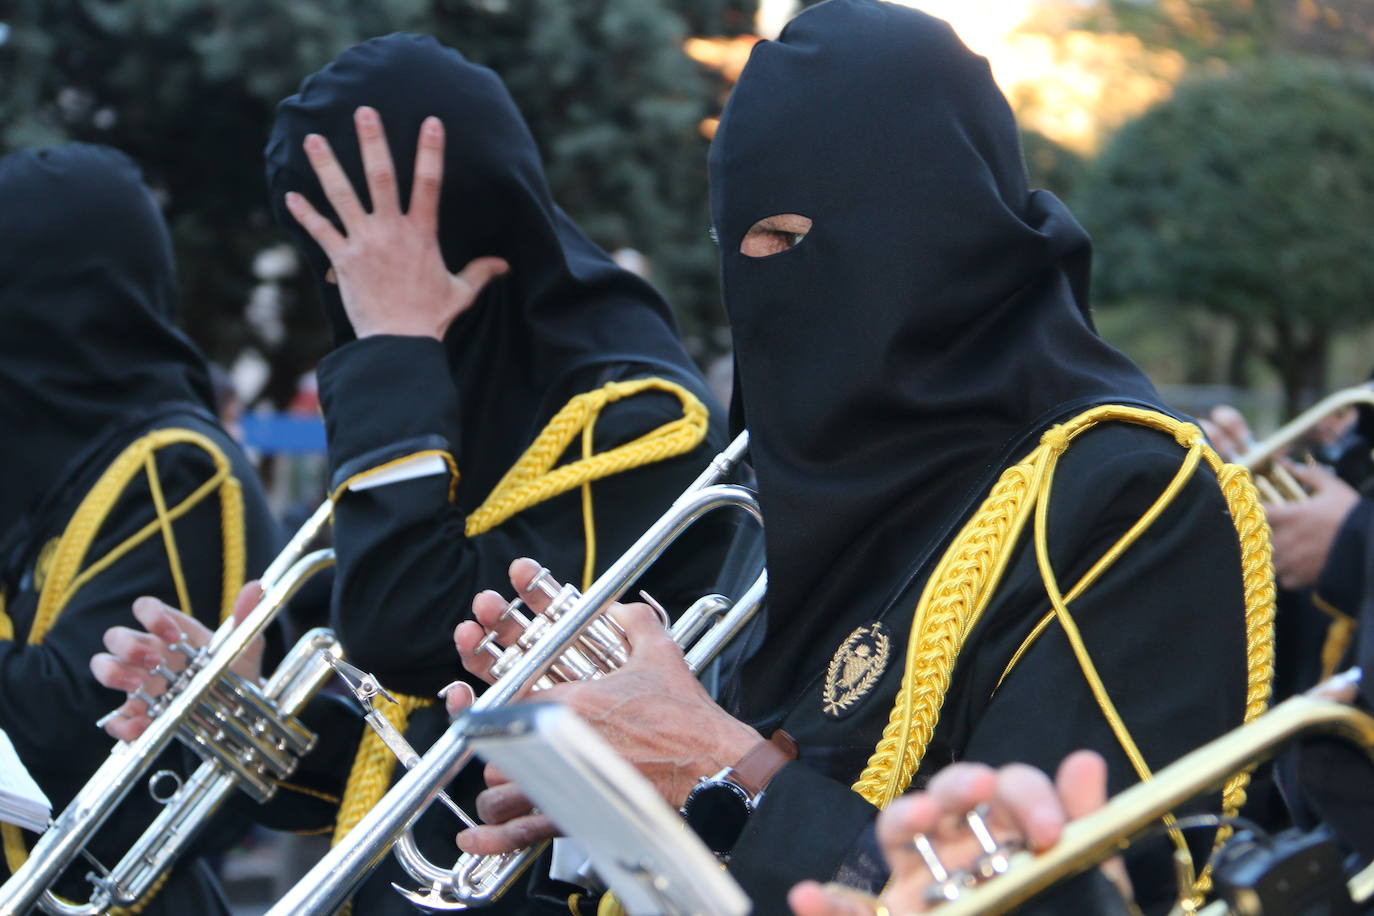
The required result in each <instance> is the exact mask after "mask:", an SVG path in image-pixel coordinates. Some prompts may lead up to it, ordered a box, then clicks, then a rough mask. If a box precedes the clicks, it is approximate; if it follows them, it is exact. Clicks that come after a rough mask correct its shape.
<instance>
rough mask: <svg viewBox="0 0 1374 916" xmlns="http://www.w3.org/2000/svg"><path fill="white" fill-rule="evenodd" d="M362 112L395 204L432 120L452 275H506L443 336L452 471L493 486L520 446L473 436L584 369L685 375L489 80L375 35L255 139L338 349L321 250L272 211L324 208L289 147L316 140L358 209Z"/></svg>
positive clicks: (495, 80)
mask: <svg viewBox="0 0 1374 916" xmlns="http://www.w3.org/2000/svg"><path fill="white" fill-rule="evenodd" d="M362 105H368V106H371V107H373V108H375V109H376V110H377V111H378V112H379V113H380V115H381V117H382V121H383V123H384V125H385V128H386V136H387V141H388V144H389V145H390V149H391V156H392V160H393V162H395V163H396V170H397V180H398V185H399V191H400V199H401V200H408V199H409V196H410V184H411V175H412V170H413V164H414V162H415V152H416V147H417V143H416V141H417V137H418V136H419V131H420V125H421V123H422V122H423V121H424V119H425V118H426V117H428V116H430V115H434V116H437V117H438V118H439V119H440V120H441V121H442V122H443V124H444V127H445V130H446V132H447V136H448V142H447V143H446V145H445V150H444V183H443V189H442V192H441V197H440V205H439V244H440V248H441V250H442V252H443V255H444V260H445V262H446V264H447V266H448V268H449V269H450V270H452V271H457V270H459V269H461V268H462V267H463V265H464V264H466V263H467V262H468V261H470V260H472V259H473V258H475V257H478V256H482V255H497V256H500V257H502V258H504V259H505V260H506V261H507V262H508V263H509V264H510V273H509V274H508V275H506V276H504V277H501V278H498V279H497V280H495V281H493V282H492V283H490V284H488V285H487V287H486V288H484V289H483V291H482V292H481V294H480V295H479V296H478V298H477V301H476V303H475V304H474V305H473V306H472V308H470V309H468V310H467V311H466V312H464V313H463V314H462V315H460V316H459V317H458V318H457V320H455V321H454V322H453V324H452V325H451V326H450V328H449V330H448V333H447V334H446V335H445V338H444V345H445V348H446V349H447V351H448V355H449V365H450V368H451V371H452V374H453V379H454V382H455V384H456V385H457V386H458V390H459V395H460V397H461V399H462V402H463V405H464V410H463V420H462V422H463V427H464V428H463V435H464V441H476V440H483V441H484V443H491V444H492V445H493V446H494V447H495V448H496V449H497V450H498V451H499V450H500V449H502V448H504V449H506V452H504V453H501V454H496V453H495V452H492V451H486V450H485V445H484V456H483V457H482V459H481V461H482V465H483V467H482V468H475V467H474V466H473V464H472V462H471V460H469V461H466V462H465V467H464V476H465V478H467V479H469V480H471V479H472V478H473V477H474V475H477V476H479V477H490V478H491V479H490V480H489V481H488V482H487V486H490V485H491V484H494V483H495V482H496V479H497V478H499V476H500V474H501V473H503V472H504V471H505V469H506V468H507V467H509V465H510V464H511V462H513V461H514V460H515V458H516V457H517V456H518V455H519V453H520V451H521V449H523V447H524V445H526V444H527V442H523V441H518V440H519V439H520V438H521V437H511V436H506V437H500V436H498V437H495V441H494V442H493V437H491V436H490V435H486V436H483V435H480V433H481V432H482V431H484V430H490V429H492V428H494V427H495V428H499V427H501V426H502V425H509V422H510V421H509V419H507V418H509V417H514V418H517V422H525V421H528V419H529V418H531V417H533V416H544V417H547V416H548V415H549V413H551V412H552V411H553V410H557V409H558V408H559V407H561V406H562V401H560V402H559V403H557V404H548V403H546V399H547V397H548V396H549V393H550V392H559V393H560V395H561V396H563V397H564V398H566V396H570V395H571V394H574V393H576V392H575V391H570V390H568V389H569V385H568V384H567V382H568V380H569V379H570V378H572V377H573V375H574V374H575V373H577V372H578V370H579V369H583V368H586V367H588V366H592V365H596V364H604V363H607V362H615V361H617V360H619V361H623V362H635V363H641V364H645V365H647V366H648V367H649V368H650V369H651V370H652V369H653V367H654V366H660V367H662V368H676V369H679V370H680V369H681V368H683V367H690V365H691V361H690V359H689V358H688V357H687V354H686V353H685V351H684V350H683V349H682V346H681V344H680V343H679V342H678V340H677V337H676V330H675V326H674V323H673V319H672V315H671V313H670V312H669V311H668V308H667V306H666V305H665V304H664V302H663V300H662V299H661V298H660V297H659V296H658V294H657V293H656V292H655V291H654V290H653V289H652V288H651V287H650V286H649V285H648V284H647V283H645V282H644V281H643V280H641V279H639V278H638V277H636V276H635V275H633V274H631V273H630V272H628V271H625V270H622V269H621V268H619V267H618V266H616V264H615V263H614V262H613V261H612V260H611V259H610V257H609V256H608V255H607V254H606V253H605V252H604V251H602V250H601V249H600V248H599V247H597V246H596V245H595V244H594V243H593V242H591V241H590V240H589V239H588V238H587V237H586V236H584V235H583V234H582V233H581V231H580V230H578V228H577V227H576V226H575V225H574V224H573V222H572V221H571V220H570V219H569V218H568V217H567V215H566V214H564V213H563V211H562V210H560V209H559V208H558V206H557V205H556V204H555V203H554V202H553V199H552V197H551V196H550V194H549V189H548V186H547V183H546V181H545V178H544V171H543V166H542V165H541V163H540V159H539V152H538V149H537V148H536V146H535V143H534V138H533V137H532V136H531V134H530V132H529V129H528V128H527V127H526V126H525V122H524V120H523V119H522V118H521V116H520V112H519V111H518V110H517V108H516V106H515V103H514V102H513V101H512V99H511V97H510V94H509V93H508V92H507V91H506V87H505V86H504V85H503V84H502V82H501V80H500V78H499V77H498V76H497V75H496V74H495V73H493V72H492V71H491V70H488V69H487V68H485V67H480V66H477V65H475V64H472V63H469V62H468V61H467V60H465V59H464V58H463V56H462V55H461V54H459V53H458V52H457V51H454V50H452V49H450V48H446V47H444V46H443V45H441V44H439V43H438V42H437V41H435V40H434V39H433V38H429V37H425V36H419V35H403V34H396V35H389V36H386V37H383V38H375V39H372V40H370V41H367V42H364V43H363V44H360V45H357V46H355V47H353V48H350V49H349V50H347V51H345V52H344V53H343V54H341V55H340V56H339V58H338V59H337V60H335V61H334V62H333V63H331V64H330V65H329V66H327V67H325V68H324V69H323V70H321V71H320V72H318V73H316V74H314V75H312V76H310V77H308V78H306V80H305V81H304V82H303V83H302V84H301V88H300V91H299V92H298V93H297V94H296V95H293V96H291V97H290V98H288V99H286V100H285V101H283V102H282V103H281V105H280V107H279V108H278V111H277V121H276V124H275V126H274V128H273V131H272V136H271V139H270V140H269V142H268V145H267V150H266V157H267V181H268V185H269V189H270V193H271V198H272V206H273V207H274V208H275V210H276V212H277V217H278V219H279V221H280V222H281V223H282V225H283V226H285V227H287V228H288V229H289V230H290V231H291V233H292V235H293V237H294V239H295V241H296V244H297V247H298V248H299V249H300V250H301V251H302V252H303V253H304V254H305V257H306V260H307V261H308V262H309V264H310V265H311V268H312V270H313V271H314V273H315V276H316V279H317V281H318V283H319V289H320V295H321V298H322V300H323V302H324V306H325V311H326V314H327V315H328V318H329V321H330V324H331V325H332V327H333V330H334V336H335V340H336V342H337V343H339V344H343V343H346V342H348V341H350V340H352V339H353V337H354V333H353V328H352V327H351V325H350V324H349V322H348V316H347V315H346V314H345V312H344V307H343V302H342V300H341V299H340V297H339V292H338V288H337V287H336V286H335V285H334V284H332V283H330V282H329V281H328V280H326V279H325V274H326V272H327V270H328V269H329V263H328V260H327V258H326V257H325V255H324V252H323V251H322V250H321V249H320V248H319V246H318V245H316V244H315V243H314V242H313V241H312V240H311V239H310V237H309V236H308V235H307V234H306V233H305V232H304V231H303V230H302V229H301V228H300V227H299V225H298V224H297V223H296V221H295V219H294V218H292V217H291V216H290V214H289V213H288V212H287V211H286V209H285V204H284V203H283V198H284V196H285V194H286V193H287V192H288V191H297V192H299V193H301V194H303V195H305V196H306V197H307V198H308V199H309V200H310V201H311V202H312V203H313V204H314V205H315V206H316V207H317V208H318V209H319V210H320V212H321V213H324V214H326V215H327V216H329V217H330V218H331V219H334V220H335V223H336V225H337V223H338V221H337V218H336V217H335V215H334V213H333V211H332V209H330V208H329V207H328V204H327V202H326V201H325V199H324V195H323V192H322V191H321V190H320V187H319V183H318V181H317V180H316V178H315V175H314V172H313V170H312V169H311V167H310V164H309V161H308V160H307V158H306V156H305V153H304V150H303V149H302V146H301V144H302V142H303V141H304V139H305V137H306V135H307V134H310V133H318V134H322V135H323V136H325V137H326V138H327V139H328V140H329V142H330V145H331V146H332V147H333V149H334V152H335V155H336V156H337V157H338V159H339V162H340V165H341V166H342V167H343V169H344V171H345V172H346V173H347V174H348V175H349V177H350V178H351V179H352V182H353V185H354V187H355V188H356V189H357V190H358V193H359V195H360V197H361V199H362V202H363V205H364V207H368V206H369V202H368V200H367V191H366V183H365V181H364V180H363V172H362V160H361V155H360V153H359V150H358V145H357V142H356V139H355V134H354V126H353V113H354V111H355V110H356V109H357V108H358V107H359V106H362Z"/></svg>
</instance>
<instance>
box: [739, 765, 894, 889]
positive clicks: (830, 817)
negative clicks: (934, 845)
mask: <svg viewBox="0 0 1374 916" xmlns="http://www.w3.org/2000/svg"><path fill="white" fill-rule="evenodd" d="M877 815H878V810H877V809H876V808H874V807H873V806H872V805H870V804H869V803H868V802H867V801H865V800H864V799H863V798H862V797H861V796H859V795H858V794H856V793H855V792H853V791H851V790H850V788H849V787H848V786H845V785H842V784H841V783H838V782H836V781H834V780H833V779H829V778H827V777H825V776H822V775H821V774H820V773H818V772H816V771H815V770H812V769H811V768H809V767H807V766H805V765H803V764H801V763H796V762H793V763H789V764H788V765H787V766H785V767H783V768H782V769H781V770H779V771H778V773H777V775H776V776H774V777H773V779H772V781H770V782H769V783H768V789H767V790H766V791H765V792H764V793H763V798H762V799H761V800H760V802H759V807H758V810H756V811H755V812H754V814H753V815H752V816H751V817H750V818H749V823H748V825H747V826H746V827H745V828H744V833H743V834H742V835H741V836H740V839H739V842H738V843H737V844H736V845H735V848H734V850H733V852H732V854H731V857H730V872H731V874H733V875H734V876H735V878H736V879H737V880H738V881H739V882H740V884H741V885H742V886H743V887H744V889H745V890H746V891H747V892H748V894H749V896H750V897H752V898H753V899H754V901H755V905H756V907H757V908H758V912H774V911H775V909H774V908H775V907H783V908H784V909H780V910H776V911H777V912H785V911H786V910H785V906H786V904H785V901H786V899H787V892H788V891H789V890H791V888H792V885H793V884H795V883H797V882H798V881H800V880H802V879H803V878H812V879H814V880H817V881H822V882H824V881H834V880H842V881H843V882H844V883H845V884H846V885H848V886H850V887H855V888H858V889H860V890H867V891H871V892H873V893H876V892H878V891H880V890H882V887H883V885H884V884H886V883H887V878H888V870H887V865H886V864H885V863H884V862H883V858H882V855H881V854H880V851H879V849H878V845H877V842H876V841H875V839H874V833H873V822H874V819H875V818H876V817H877ZM818 823H823V824H825V825H826V826H825V830H824V831H820V832H818V831H817V830H816V825H817V824H818ZM799 836H805V837H808V838H809V839H808V842H806V843H801V844H799V843H797V837H799ZM784 851H785V853H786V854H785V855H784V854H782V853H783V852H784ZM841 876H842V877H841Z"/></svg>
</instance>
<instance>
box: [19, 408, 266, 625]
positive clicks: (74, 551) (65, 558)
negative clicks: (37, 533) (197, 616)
mask: <svg viewBox="0 0 1374 916" xmlns="http://www.w3.org/2000/svg"><path fill="white" fill-rule="evenodd" d="M182 444H185V445H194V446H196V447H197V448H199V449H201V450H202V451H204V452H205V453H206V454H207V455H209V456H210V458H211V460H212V461H213V462H214V465H215V471H214V474H213V475H211V477H210V479H209V480H207V481H206V482H205V483H203V484H201V485H200V486H199V487H197V488H196V489H195V490H194V491H193V492H192V493H191V495H189V496H187V497H186V498H185V499H184V500H182V501H181V502H180V503H178V504H177V505H176V506H174V507H173V508H171V509H169V510H168V511H167V514H166V518H165V523H166V524H171V523H172V522H174V521H176V520H177V519H178V518H180V517H181V516H183V515H185V514H186V513H187V512H189V511H191V510H192V509H194V508H195V507H196V506H197V505H199V504H200V502H201V500H203V499H204V498H205V497H206V496H208V495H209V494H210V493H211V492H212V491H214V490H216V489H219V488H221V487H223V486H224V484H225V481H227V480H229V479H230V478H231V477H232V476H233V475H232V469H231V467H230V465H229V459H228V458H227V457H226V456H225V455H224V453H223V452H222V451H220V448H219V446H217V445H216V444H215V443H214V442H213V441H211V440H210V439H209V438H208V437H206V436H204V435H202V434H201V433H198V432H195V431H193V430H189V429H177V428H169V429H159V430H154V431H153V432H151V433H148V434H147V435H145V436H142V437H140V438H139V439H137V440H136V441H134V442H133V443H132V444H131V445H129V447H128V448H126V449H125V450H124V451H123V452H121V453H120V454H119V457H117V458H115V460H114V461H113V462H112V463H111V464H110V466H109V467H108V468H106V469H105V472H104V473H103V474H101V475H100V479H99V480H97V481H96V483H95V486H93V487H92V488H91V489H90V491H89V492H88V493H87V494H86V496H85V498H83V499H82V500H81V504H80V505H79V506H78V507H77V510H76V512H75V513H74V514H73V515H72V518H71V521H70V522H68V523H67V528H66V530H64V531H63V532H62V538H61V540H60V541H59V542H58V545H57V551H56V553H55V554H54V556H53V561H52V568H51V569H50V570H49V572H48V577H47V581H45V582H44V583H43V590H42V592H41V593H40V594H39V598H38V610H37V612H36V613H35V614H34V622H33V627H32V628H31V629H30V631H29V638H28V641H29V642H30V643H32V644H35V645H36V644H38V643H41V642H42V641H43V637H44V636H45V635H46V634H47V632H48V630H50V629H51V628H52V625H53V623H55V622H56V620H57V615H58V614H59V613H61V611H62V608H64V607H66V606H67V604H68V603H69V602H70V601H71V599H72V596H73V595H75V594H76V593H77V591H79V590H80V589H81V588H82V587H83V586H85V585H86V583H88V582H90V580H91V579H93V578H95V576H97V575H98V574H100V573H101V572H104V571H105V570H106V569H108V568H109V567H110V566H112V565H114V563H115V562H116V561H118V560H119V559H120V558H122V557H123V556H124V555H125V554H127V553H129V551H131V550H133V549H134V548H136V547H138V546H139V545H140V544H142V543H143V542H144V541H145V540H147V539H148V538H149V537H152V536H153V535H154V534H156V533H157V532H158V531H159V530H161V528H162V525H163V524H164V519H163V518H162V517H159V518H156V519H154V520H153V521H151V522H149V523H148V524H146V525H144V526H143V527H142V528H140V529H139V530H138V531H136V532H134V533H133V534H132V535H130V536H129V537H128V538H127V539H126V540H125V541H124V542H123V543H121V544H119V545H118V546H116V547H115V548H114V549H112V550H111V551H110V552H109V553H107V554H105V556H103V557H101V558H100V559H99V560H97V561H95V562H94V563H92V564H90V565H89V566H87V567H85V568H84V569H83V568H82V563H83V562H84V561H85V559H86V554H87V552H88V551H89V550H90V548H91V544H93V543H94V542H95V538H96V535H97V534H99V532H100V528H101V526H102V525H104V523H105V519H106V518H107V517H108V516H109V514H110V512H111V511H112V510H113V509H114V506H115V503H116V502H117V501H118V500H119V497H120V495H121V494H122V493H123V492H124V490H125V489H126V488H127V487H128V486H129V483H130V482H131V480H132V479H133V477H134V475H135V474H137V473H138V472H139V471H140V470H143V469H144V468H145V467H146V461H147V456H148V455H150V454H152V453H154V452H156V451H159V450H160V449H164V448H168V447H170V446H173V445H182ZM223 505H224V503H223V501H221V508H223ZM240 505H241V500H240ZM236 514H237V515H238V519H239V522H240V524H239V526H238V528H237V529H235V531H234V532H230V531H229V530H228V528H227V526H226V527H225V533H226V534H234V535H235V536H233V537H230V538H229V539H228V540H227V541H226V542H225V544H226V550H225V553H226V556H228V555H229V554H231V553H232V554H235V555H237V556H239V557H242V555H243V526H242V509H241V508H240V509H239V511H238V512H237V513H236ZM235 543H237V546H235ZM241 565H242V562H241V561H240V566H241ZM226 571H227V570H226ZM240 578H241V577H240ZM241 584H242V583H241V582H234V581H232V580H231V581H230V584H229V586H228V587H226V588H225V589H224V594H226V595H228V598H229V600H228V601H227V602H226V603H225V604H224V605H223V606H222V607H221V618H222V617H223V615H224V614H227V613H229V612H230V611H232V610H233V596H234V594H236V593H237V591H238V588H239V587H240V585H241Z"/></svg>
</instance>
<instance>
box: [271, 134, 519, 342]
mask: <svg viewBox="0 0 1374 916" xmlns="http://www.w3.org/2000/svg"><path fill="white" fill-rule="evenodd" d="M354 123H355V125H356V127H357V130H358V146H359V149H360V151H361V153H362V160H363V170H364V172H365V173H366V176H367V191H368V196H369V197H370V198H371V200H372V212H371V213H369V212H367V211H366V210H364V209H363V206H362V204H361V203H360V202H359V200H358V196H357V194H356V193H354V190H353V185H352V183H351V182H350V181H349V179H348V175H347V174H345V173H344V170H343V168H342V167H340V165H339V162H338V160H337V159H336V158H335V157H334V153H333V151H332V150H331V149H330V147H329V141H327V140H326V139H325V138H324V137H322V136H320V135H319V134H310V135H309V136H307V137H306V138H305V153H306V156H307V157H308V158H309V159H310V165H311V167H312V168H313V169H314V170H315V175H316V177H317V178H319V181H320V186H321V187H322V188H323V189H324V194H325V197H326V198H328V200H329V204H330V206H332V207H333V208H334V212H335V213H337V214H338V216H339V220H340V221H341V222H342V223H343V232H342V233H341V232H339V230H338V229H337V228H335V226H334V224H333V223H331V222H330V221H329V220H328V219H326V218H325V217H324V216H322V215H321V214H320V213H319V211H318V210H316V209H315V208H314V207H313V206H312V205H311V204H310V202H309V201H308V200H306V199H305V197H303V196H302V195H300V194H298V193H296V192H294V191H292V192H291V193H289V194H287V195H286V207H287V209H288V210H290V211H291V215H292V216H293V217H295V219H296V221H297V222H298V223H300V224H301V227H302V228H303V229H305V231H306V232H308V233H309V234H310V237H311V238H313V239H314V240H315V242H316V243H317V244H318V245H319V246H320V248H322V249H323V250H324V253H325V256H326V257H328V258H329V263H330V264H331V265H332V268H331V270H332V273H333V275H334V277H335V279H336V282H337V283H338V284H339V295H340V296H341V297H342V299H343V304H344V310H345V311H346V312H347V313H348V320H349V322H350V323H351V324H352V325H353V331H354V333H356V334H357V335H358V336H359V337H368V336H370V335H373V334H401V335H409V336H416V337H435V338H438V339H440V340H442V339H443V336H444V333H445V332H446V331H447V330H448V327H449V325H450V324H452V323H453V319H455V318H457V317H458V316H459V315H461V314H462V313H463V312H465V311H467V310H468V309H469V308H471V307H472V304H473V303H474V302H475V301H476V300H477V294H478V293H480V292H481V291H482V288H483V287H485V286H486V285H487V283H489V282H490V281H491V280H492V279H493V278H494V277H498V276H500V275H501V274H504V273H506V271H507V270H509V269H510V268H509V265H508V264H507V263H506V262H505V261H503V260H502V259H501V258H496V257H483V258H477V259H475V260H473V261H471V262H470V263H469V264H467V266H465V267H464V268H463V269H462V270H460V271H459V272H458V273H456V274H452V273H449V271H448V268H447V267H446V266H445V265H444V258H443V254H442V252H441V251H440V250H439V239H438V235H437V232H438V225H439V189H440V187H441V186H442V184H443V177H444V126H443V124H442V123H441V122H440V121H439V119H438V118H433V117H431V118H426V119H425V121H424V123H423V124H422V125H421V126H420V140H419V145H418V151H417V152H416V154H415V180H414V182H413V183H412V185H411V194H410V206H409V207H408V208H407V209H406V211H405V212H404V213H403V212H401V207H400V201H399V196H398V194H397V182H396V170H395V168H394V167H393V165H392V163H391V150H390V148H389V147H388V146H387V142H386V134H385V132H384V130H383V128H382V119H381V116H380V115H379V114H378V113H377V112H376V111H375V110H374V109H372V108H366V107H364V108H359V109H358V110H357V112H356V113H355V114H354Z"/></svg>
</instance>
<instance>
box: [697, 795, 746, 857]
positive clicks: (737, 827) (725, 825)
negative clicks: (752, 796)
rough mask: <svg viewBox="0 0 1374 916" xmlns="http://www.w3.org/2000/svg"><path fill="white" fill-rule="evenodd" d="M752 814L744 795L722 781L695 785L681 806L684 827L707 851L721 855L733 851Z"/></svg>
mask: <svg viewBox="0 0 1374 916" xmlns="http://www.w3.org/2000/svg"><path fill="white" fill-rule="evenodd" d="M752 811H753V806H752V805H751V804H750V803H749V795H748V793H746V792H745V791H744V790H743V789H741V788H740V787H739V786H737V785H735V784H734V783H732V782H724V781H721V782H703V783H700V784H698V785H697V786H696V787H695V788H694V789H692V792H691V794H690V795H688V796H687V803H686V804H685V805H684V806H683V813H684V817H685V818H686V820H687V825H688V826H689V827H691V828H692V829H693V830H694V831H696V834H697V836H699V837H701V841H702V842H703V843H705V844H706V846H707V847H708V848H709V849H711V850H712V851H713V852H718V853H722V854H723V853H727V852H729V851H730V850H731V849H733V848H734V847H735V843H736V842H738V841H739V836H740V834H741V833H743V832H744V825H745V824H747V823H748V822H749V815H750V813H751V812H752Z"/></svg>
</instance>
